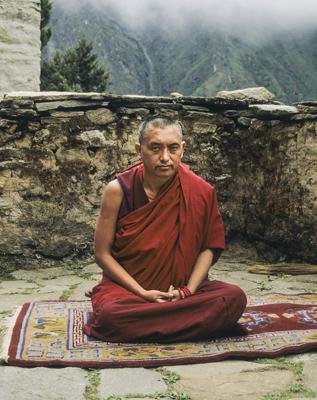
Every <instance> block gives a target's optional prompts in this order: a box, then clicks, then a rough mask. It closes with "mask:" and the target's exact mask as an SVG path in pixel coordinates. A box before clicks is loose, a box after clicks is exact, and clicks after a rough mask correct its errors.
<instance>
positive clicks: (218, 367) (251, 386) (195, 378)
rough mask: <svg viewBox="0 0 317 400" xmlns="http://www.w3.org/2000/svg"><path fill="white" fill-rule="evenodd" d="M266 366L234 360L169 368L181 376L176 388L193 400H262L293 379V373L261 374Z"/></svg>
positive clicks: (267, 371) (274, 371) (274, 372)
mask: <svg viewBox="0 0 317 400" xmlns="http://www.w3.org/2000/svg"><path fill="white" fill-rule="evenodd" d="M263 367H264V366H263V364H257V363H254V362H248V361H236V360H231V361H222V362H219V363H207V364H195V365H186V366H175V367H168V369H169V370H170V371H173V372H175V373H177V374H178V375H179V376H180V380H179V381H178V382H177V383H176V384H175V388H176V389H177V390H178V391H181V392H185V393H188V394H189V395H190V396H191V398H192V400H210V399H211V398H213V399H217V400H232V399H233V398H236V399H238V398H240V399H243V400H257V399H259V400H260V399H261V398H263V396H264V395H266V394H268V393H273V392H280V391H282V390H284V389H286V388H287V387H288V386H289V385H290V384H291V382H292V379H293V374H292V372H290V371H287V370H285V371H284V370H266V371H263V370H262V371H261V369H262V368H263ZM265 367H268V365H265ZM257 370H258V371H257ZM233 394H234V395H233Z"/></svg>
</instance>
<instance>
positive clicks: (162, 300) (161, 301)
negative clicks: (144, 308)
mask: <svg viewBox="0 0 317 400" xmlns="http://www.w3.org/2000/svg"><path fill="white" fill-rule="evenodd" d="M155 303H167V300H164V299H156V300H155Z"/></svg>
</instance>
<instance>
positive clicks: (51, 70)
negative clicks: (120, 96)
mask: <svg viewBox="0 0 317 400" xmlns="http://www.w3.org/2000/svg"><path fill="white" fill-rule="evenodd" d="M93 49H94V46H93V43H92V42H90V41H88V40H87V39H85V38H81V39H80V40H79V41H78V42H77V44H76V45H75V47H72V48H70V49H68V50H66V51H65V52H61V51H56V52H55V54H54V56H53V59H52V60H43V61H42V72H41V90H59V91H77V92H89V91H96V92H103V91H105V90H106V87H107V81H108V77H109V73H108V71H107V70H106V68H105V66H104V65H102V64H100V63H99V62H98V57H97V55H96V54H94V52H93Z"/></svg>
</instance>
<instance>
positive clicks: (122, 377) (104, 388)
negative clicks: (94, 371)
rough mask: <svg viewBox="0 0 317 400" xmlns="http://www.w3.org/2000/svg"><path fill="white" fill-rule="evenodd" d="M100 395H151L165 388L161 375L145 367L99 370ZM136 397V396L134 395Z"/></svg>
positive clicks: (163, 390)
mask: <svg viewBox="0 0 317 400" xmlns="http://www.w3.org/2000/svg"><path fill="white" fill-rule="evenodd" d="M100 375H101V383H100V388H99V396H100V397H102V398H103V397H105V398H107V397H110V396H124V395H127V394H131V395H137V394H142V395H151V394H153V393H155V392H165V391H166V389H167V386H166V384H165V383H164V381H163V379H162V377H161V375H160V374H159V373H158V372H156V371H152V370H149V369H145V368H121V369H107V370H102V371H101V374H100ZM136 397H137V396H136Z"/></svg>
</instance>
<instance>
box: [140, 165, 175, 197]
mask: <svg viewBox="0 0 317 400" xmlns="http://www.w3.org/2000/svg"><path fill="white" fill-rule="evenodd" d="M173 178H174V175H173V176H169V177H167V178H165V177H157V176H155V177H153V176H150V175H149V174H147V173H146V171H145V170H144V171H143V187H144V189H145V190H148V191H150V193H151V194H152V196H153V197H155V196H156V195H157V193H158V192H159V191H160V189H161V188H162V187H163V186H164V185H165V184H166V183H167V182H168V181H170V180H171V179H173Z"/></svg>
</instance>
